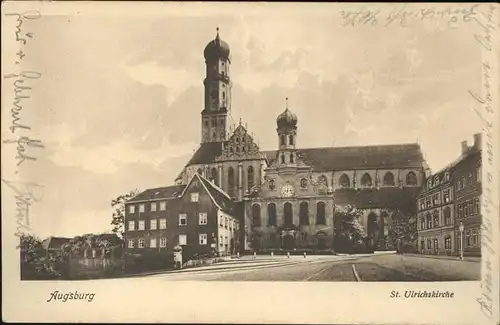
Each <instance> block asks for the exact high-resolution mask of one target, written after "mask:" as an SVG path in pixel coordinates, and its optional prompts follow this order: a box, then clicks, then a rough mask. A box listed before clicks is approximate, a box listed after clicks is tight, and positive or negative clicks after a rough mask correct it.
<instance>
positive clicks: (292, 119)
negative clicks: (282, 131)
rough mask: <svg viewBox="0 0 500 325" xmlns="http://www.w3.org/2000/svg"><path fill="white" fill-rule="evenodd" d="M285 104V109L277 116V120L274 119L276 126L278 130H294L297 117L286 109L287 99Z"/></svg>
mask: <svg viewBox="0 0 500 325" xmlns="http://www.w3.org/2000/svg"><path fill="white" fill-rule="evenodd" d="M286 102H287V105H286V106H287V107H286V109H285V111H284V112H283V113H281V114H280V115H278V118H277V119H276V124H277V125H278V128H295V127H297V115H295V114H293V113H292V112H291V111H290V110H289V109H288V98H287V99H286Z"/></svg>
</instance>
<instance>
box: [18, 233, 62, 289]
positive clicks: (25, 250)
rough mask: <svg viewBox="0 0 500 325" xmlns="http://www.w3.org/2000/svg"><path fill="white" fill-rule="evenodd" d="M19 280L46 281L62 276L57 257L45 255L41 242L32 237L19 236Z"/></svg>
mask: <svg viewBox="0 0 500 325" xmlns="http://www.w3.org/2000/svg"><path fill="white" fill-rule="evenodd" d="M18 248H19V249H20V253H21V279H22V280H46V279H54V278H58V277H60V276H62V275H63V274H62V270H61V269H60V267H59V266H60V258H59V256H52V255H49V256H47V255H46V252H45V249H44V247H43V244H42V241H41V240H40V239H39V238H38V237H35V236H33V235H28V234H20V243H19V246H18Z"/></svg>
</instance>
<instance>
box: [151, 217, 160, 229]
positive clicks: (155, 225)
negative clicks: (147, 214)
mask: <svg viewBox="0 0 500 325" xmlns="http://www.w3.org/2000/svg"><path fill="white" fill-rule="evenodd" d="M149 223H150V225H149V229H151V230H156V227H157V226H158V220H156V219H151V220H150V221H149Z"/></svg>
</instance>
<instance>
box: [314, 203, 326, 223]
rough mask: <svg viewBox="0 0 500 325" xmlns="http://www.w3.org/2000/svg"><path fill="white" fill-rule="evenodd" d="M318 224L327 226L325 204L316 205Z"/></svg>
mask: <svg viewBox="0 0 500 325" xmlns="http://www.w3.org/2000/svg"><path fill="white" fill-rule="evenodd" d="M316 224H317V225H326V217H325V202H318V203H317V204H316Z"/></svg>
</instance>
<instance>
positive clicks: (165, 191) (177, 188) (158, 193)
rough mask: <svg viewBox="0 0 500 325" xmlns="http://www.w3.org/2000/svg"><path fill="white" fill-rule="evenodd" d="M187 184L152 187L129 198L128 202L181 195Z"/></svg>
mask: <svg viewBox="0 0 500 325" xmlns="http://www.w3.org/2000/svg"><path fill="white" fill-rule="evenodd" d="M185 187H186V185H173V186H167V187H157V188H150V189H147V190H145V191H144V192H141V193H139V194H138V195H136V196H135V197H133V198H132V199H130V200H128V201H127V203H130V202H137V201H148V200H156V199H169V198H175V197H177V196H179V195H180V194H181V193H182V191H183V190H184V188H185Z"/></svg>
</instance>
